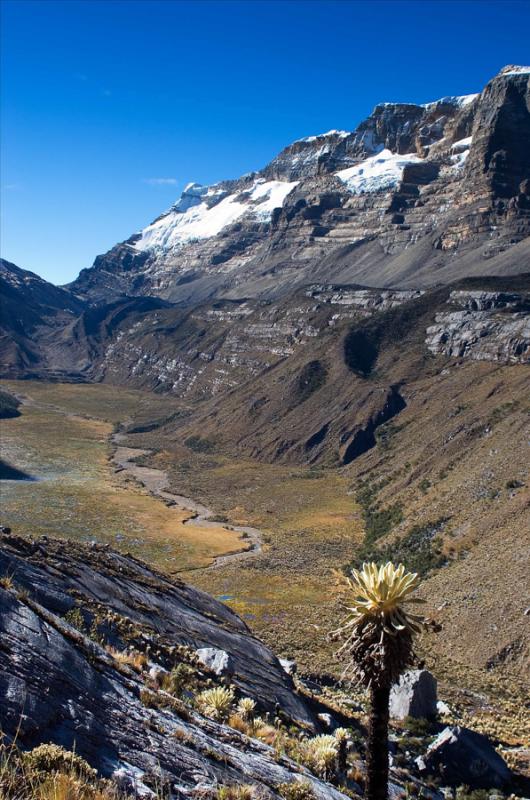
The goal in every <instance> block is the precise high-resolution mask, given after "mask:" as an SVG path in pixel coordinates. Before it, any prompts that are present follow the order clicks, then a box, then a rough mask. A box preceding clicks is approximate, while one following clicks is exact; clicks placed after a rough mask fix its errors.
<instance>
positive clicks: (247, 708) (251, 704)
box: [237, 697, 256, 722]
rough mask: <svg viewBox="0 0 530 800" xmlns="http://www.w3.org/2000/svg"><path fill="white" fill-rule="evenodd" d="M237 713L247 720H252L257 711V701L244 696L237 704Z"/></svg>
mask: <svg viewBox="0 0 530 800" xmlns="http://www.w3.org/2000/svg"><path fill="white" fill-rule="evenodd" d="M237 713H238V714H239V716H240V717H241V719H243V720H244V721H245V722H252V720H253V719H254V717H255V713H256V702H255V701H254V700H253V699H252V698H251V697H242V698H241V700H240V701H239V703H238V704H237Z"/></svg>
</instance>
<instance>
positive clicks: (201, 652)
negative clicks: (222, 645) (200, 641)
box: [196, 647, 234, 676]
mask: <svg viewBox="0 0 530 800" xmlns="http://www.w3.org/2000/svg"><path fill="white" fill-rule="evenodd" d="M196 652H197V657H198V659H199V661H200V662H201V663H202V664H204V666H205V667H208V669H210V670H211V671H212V672H215V674H216V675H219V676H223V675H233V674H234V662H233V660H232V658H231V657H230V655H229V653H227V652H226V650H219V649H218V648H217V647H200V648H199V649H198V650H197V651H196Z"/></svg>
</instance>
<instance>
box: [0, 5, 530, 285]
mask: <svg viewBox="0 0 530 800" xmlns="http://www.w3.org/2000/svg"><path fill="white" fill-rule="evenodd" d="M529 30H530V3H529V2H524V1H521V2H508V1H507V0H504V2H485V1H484V0H481V1H479V0H476V1H472V2H459V1H458V0H445V2H427V1H424V2H420V1H419V0H418V1H417V2H399V0H394V2H361V0H359V2H349V1H348V0H340V1H339V2H334V1H333V0H329V1H328V0H324V1H323V2H319V1H318V0H311V1H310V2H302V1H300V2H296V1H293V2H290V0H275V1H274V0H273V1H271V2H261V1H260V0H249V1H248V2H246V1H245V0H241V1H238V0H236V1H235V2H224V0H195V2H172V0H163V2H158V1H157V0H151V2H143V0H132V2H129V0H116V1H114V0H93V1H90V0H87V1H86V2H85V1H80V2H79V1H78V0H59V1H58V2H51V1H48V0H3V2H2V39H3V42H2V44H3V64H2V123H3V138H2V170H1V186H2V217H3V220H2V255H3V256H4V257H5V258H7V259H9V260H11V261H14V262H15V263H17V264H19V266H21V267H24V268H26V269H31V270H33V271H35V272H37V273H38V274H40V275H42V276H43V277H45V278H47V279H48V280H51V281H53V282H56V283H64V282H66V281H69V280H72V279H73V278H74V277H75V276H76V275H77V273H78V272H79V270H80V269H82V268H83V267H87V266H90V264H91V263H92V261H93V259H94V257H95V256H96V255H97V254H98V253H101V252H105V251H106V250H107V249H108V248H110V247H111V246H112V245H113V244H115V243H116V242H117V241H120V240H123V239H125V238H127V237H128V236H129V235H130V234H131V233H133V232H134V231H135V230H138V229H139V228H141V227H143V226H145V225H146V224H148V223H149V222H150V221H151V220H152V219H154V218H155V217H156V216H158V214H159V213H161V211H163V210H164V209H165V208H167V207H168V206H169V205H170V204H171V203H172V202H173V201H174V199H175V198H176V197H177V196H178V195H179V194H180V191H181V190H182V188H183V187H184V185H185V184H186V183H187V182H188V181H190V180H196V181H199V182H201V183H212V182H214V181H217V180H220V179H223V178H232V177H237V176H239V175H241V174H243V173H244V172H248V171H250V170H254V169H258V168H260V167H261V166H263V165H264V164H266V163H267V161H269V160H270V159H271V158H272V157H273V156H274V155H275V154H276V153H277V152H278V151H279V150H280V149H281V148H282V147H284V146H285V145H287V144H288V143H290V142H291V141H292V140H294V139H297V138H300V137H302V136H306V135H310V134H314V133H319V132H322V131H326V130H329V129H330V128H341V129H346V130H351V129H353V128H354V127H355V126H356V124H357V123H358V122H359V121H360V120H361V119H363V118H364V117H365V116H367V114H369V113H370V111H371V109H372V107H373V106H374V105H375V104H376V103H378V102H381V101H385V100H386V101H391V100H405V101H412V102H427V101H429V100H433V99H436V98H437V97H440V96H443V95H448V94H467V93H470V92H474V91H478V90H480V89H481V88H482V87H483V85H484V84H485V83H486V81H487V80H488V79H489V78H491V77H492V76H493V75H494V74H495V73H496V72H498V70H499V69H500V68H501V67H502V66H504V65H505V64H507V63H523V64H524V63H528V62H529V60H530V47H529V45H528V31H529Z"/></svg>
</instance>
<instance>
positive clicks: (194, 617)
mask: <svg viewBox="0 0 530 800" xmlns="http://www.w3.org/2000/svg"><path fill="white" fill-rule="evenodd" d="M0 574H2V575H5V574H9V575H14V576H15V577H14V587H13V588H3V587H0V643H1V644H0V692H1V695H2V707H1V709H0V722H1V727H2V732H3V734H4V735H5V736H7V739H8V741H9V740H13V739H14V738H15V737H16V740H17V744H18V746H19V747H22V748H31V747H34V746H36V745H37V744H39V743H41V742H53V743H55V744H59V745H61V746H63V747H65V748H66V749H68V750H75V752H76V753H77V754H79V755H81V756H82V757H83V758H85V759H86V760H87V761H88V762H89V763H90V765H91V766H93V767H95V768H96V769H97V770H98V772H99V773H100V774H101V775H103V776H104V777H109V778H115V779H117V780H119V782H120V784H121V785H122V786H123V787H124V788H127V789H129V790H131V789H133V790H135V791H136V792H138V794H139V795H141V796H147V797H154V796H155V795H154V793H153V792H152V790H153V789H154V788H155V787H156V786H157V785H158V786H159V785H160V784H161V783H163V784H164V785H166V787H167V788H169V789H170V792H171V795H170V796H171V797H173V798H180V797H187V796H189V790H190V789H192V788H194V789H195V788H197V787H199V786H202V787H203V788H204V789H213V788H215V787H216V786H218V785H223V784H225V785H234V784H236V785H237V784H247V783H251V784H253V785H255V787H256V789H258V788H259V789H260V790H261V791H262V793H263V797H271V798H273V797H278V794H277V791H276V789H277V787H278V785H279V784H282V783H289V782H291V781H293V780H297V779H298V780H300V779H301V780H304V781H306V782H308V783H309V784H310V785H311V787H312V789H313V792H314V796H315V797H316V798H319V800H339V798H341V797H343V795H342V794H341V793H340V792H339V791H337V790H336V789H334V788H333V787H332V786H330V785H328V784H325V783H324V782H321V781H319V780H318V779H316V778H314V777H313V776H312V775H311V774H310V773H308V772H307V771H306V770H304V769H303V768H301V767H300V766H299V765H295V764H294V763H293V762H291V761H289V759H286V758H284V759H281V761H280V762H278V761H277V760H276V759H275V756H274V752H273V750H272V748H270V747H268V746H267V745H265V744H262V743H261V742H259V741H257V740H254V739H249V738H247V737H246V736H244V735H243V734H240V733H238V732H237V731H235V730H234V729H232V728H228V727H227V726H225V725H221V724H218V723H215V722H213V721H212V720H209V719H206V718H205V717H202V716H201V715H200V714H199V713H197V712H196V711H193V710H192V709H191V708H190V707H189V706H184V705H183V704H182V703H176V704H175V703H173V704H172V703H171V697H170V696H169V695H167V694H166V693H164V692H162V693H160V696H159V699H161V703H159V704H156V703H148V702H146V699H145V692H146V689H145V684H144V683H143V681H142V680H141V679H140V676H139V675H138V674H137V673H136V672H135V671H133V670H132V669H131V668H130V667H129V666H127V665H119V664H117V662H116V661H115V660H114V658H113V657H112V656H111V654H109V652H108V651H107V650H106V649H104V648H103V647H102V646H100V645H99V644H98V643H96V642H95V641H93V640H92V639H90V638H88V637H87V636H86V635H85V634H84V633H82V632H80V631H79V630H77V629H76V628H74V627H72V626H71V625H70V624H69V623H68V622H67V621H66V620H65V619H64V614H65V613H66V612H67V611H68V610H69V609H71V608H72V607H73V605H74V598H75V599H76V600H77V603H78V604H80V605H81V607H82V608H83V612H86V613H91V611H90V610H91V609H92V610H93V609H94V608H96V607H98V608H100V609H102V608H103V609H106V610H107V611H108V612H112V613H114V614H118V615H119V616H120V618H121V619H122V620H128V621H129V623H131V624H132V625H133V626H134V628H135V629H137V631H138V634H137V635H138V636H139V637H140V638H143V640H144V642H145V643H149V645H150V647H151V650H150V658H151V659H153V660H154V661H155V663H156V661H157V660H159V659H160V658H162V659H163V653H164V652H165V653H167V652H168V647H170V646H171V647H174V645H176V644H182V643H184V642H186V643H189V644H191V645H192V646H195V645H213V646H214V647H215V648H216V649H220V648H223V649H224V650H225V652H226V653H228V654H229V655H230V658H231V659H233V666H234V670H235V671H234V674H233V676H232V682H233V683H234V684H235V685H237V686H239V687H240V688H241V689H242V690H243V691H244V693H245V694H246V695H248V696H251V697H254V698H255V699H256V700H257V701H258V702H259V703H260V704H261V705H262V707H269V708H273V709H274V708H275V707H276V704H278V705H279V706H280V707H281V708H282V709H284V711H285V713H286V714H287V715H290V714H292V715H294V717H295V718H298V719H300V720H305V722H306V723H307V724H309V725H312V723H313V715H312V712H311V711H310V710H309V708H308V707H307V706H306V705H305V703H304V701H303V699H302V698H301V697H298V696H297V695H296V693H295V692H294V690H293V684H292V679H291V678H290V677H289V676H288V675H287V674H286V672H285V671H284V670H283V669H282V667H281V665H280V664H279V662H278V660H277V659H276V658H275V657H274V656H273V654H272V653H271V652H270V651H269V650H268V649H267V648H266V647H264V645H262V644H261V643H260V642H258V641H257V640H256V639H255V638H254V637H253V636H252V635H251V634H250V633H249V631H248V629H247V628H246V626H245V625H244V624H243V622H242V621H241V620H240V619H238V617H236V616H235V614H233V613H232V612H231V611H230V610H229V609H228V608H226V607H225V606H223V605H221V604H220V603H218V602H216V601H215V600H213V599H212V598H210V597H208V596H207V595H205V594H203V593H202V592H198V591H196V590H194V589H191V588H190V587H188V586H185V585H184V584H181V583H180V582H174V581H170V580H169V579H167V578H164V577H163V576H161V575H159V574H157V573H154V572H152V571H151V570H149V569H148V568H147V567H146V566H145V565H143V564H141V563H140V562H138V561H136V560H134V559H132V558H127V557H125V556H121V555H118V554H117V553H113V552H112V551H110V550H107V549H105V548H101V547H98V546H87V547H82V546H79V545H73V544H70V543H68V542H64V541H53V540H48V539H46V538H43V539H41V540H38V541H35V542H32V541H29V540H27V539H22V538H20V537H17V536H14V535H11V534H3V535H2V538H1V540H0ZM78 607H79V606H78ZM161 669H162V670H163V668H161ZM151 671H153V668H152V669H151ZM147 694H149V695H150V696H151V697H154V696H156V694H153V692H150V690H147ZM164 698H165V700H166V702H164ZM167 701H169V702H167Z"/></svg>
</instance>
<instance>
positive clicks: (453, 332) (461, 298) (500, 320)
mask: <svg viewBox="0 0 530 800" xmlns="http://www.w3.org/2000/svg"><path fill="white" fill-rule="evenodd" d="M448 305H449V306H451V307H452V309H453V310H451V311H442V312H440V313H438V314H436V317H435V324H434V325H431V326H429V327H428V328H427V338H426V344H427V347H428V348H429V350H430V351H431V353H435V354H437V353H442V354H443V355H446V356H449V357H453V358H454V357H457V358H472V359H476V360H478V361H498V362H503V363H512V364H515V363H520V364H528V363H530V314H529V311H530V306H529V304H528V299H527V298H523V297H522V296H521V295H517V294H507V293H504V292H480V291H476V292H473V291H471V292H466V291H454V292H451V294H450V296H449V299H448ZM456 309H458V310H456Z"/></svg>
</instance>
